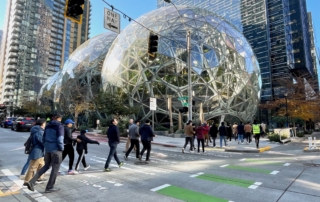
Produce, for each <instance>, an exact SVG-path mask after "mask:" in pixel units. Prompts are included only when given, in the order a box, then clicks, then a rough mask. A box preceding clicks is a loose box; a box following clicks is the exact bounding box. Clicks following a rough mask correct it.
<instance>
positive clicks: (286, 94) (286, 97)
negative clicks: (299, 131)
mask: <svg viewBox="0 0 320 202" xmlns="http://www.w3.org/2000/svg"><path fill="white" fill-rule="evenodd" d="M284 97H285V99H286V117H287V127H288V128H289V121H288V93H285V94H284Z"/></svg>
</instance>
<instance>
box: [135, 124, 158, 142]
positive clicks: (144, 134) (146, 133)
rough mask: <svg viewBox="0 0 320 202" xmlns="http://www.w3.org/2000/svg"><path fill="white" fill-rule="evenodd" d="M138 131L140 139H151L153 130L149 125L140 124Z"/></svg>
mask: <svg viewBox="0 0 320 202" xmlns="http://www.w3.org/2000/svg"><path fill="white" fill-rule="evenodd" d="M139 133H140V135H141V141H153V137H154V132H153V131H152V128H151V126H150V125H147V124H144V125H143V126H141V128H140V130H139Z"/></svg>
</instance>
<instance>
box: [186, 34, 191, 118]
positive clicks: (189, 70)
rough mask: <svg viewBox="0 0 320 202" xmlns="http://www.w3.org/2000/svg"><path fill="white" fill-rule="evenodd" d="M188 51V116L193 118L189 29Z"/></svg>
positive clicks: (189, 37)
mask: <svg viewBox="0 0 320 202" xmlns="http://www.w3.org/2000/svg"><path fill="white" fill-rule="evenodd" d="M187 53H188V59H187V60H188V61H187V65H188V103H189V106H188V118H189V120H192V83H191V31H190V30H188V31H187Z"/></svg>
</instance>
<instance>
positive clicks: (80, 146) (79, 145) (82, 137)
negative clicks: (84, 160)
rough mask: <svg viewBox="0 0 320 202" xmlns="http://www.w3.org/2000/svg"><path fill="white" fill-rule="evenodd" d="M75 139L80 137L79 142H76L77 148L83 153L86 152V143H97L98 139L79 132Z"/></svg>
mask: <svg viewBox="0 0 320 202" xmlns="http://www.w3.org/2000/svg"><path fill="white" fill-rule="evenodd" d="M77 139H80V140H81V142H77V150H84V151H85V153H88V146H87V144H88V143H89V144H99V142H98V141H95V140H91V139H89V138H88V137H87V136H86V135H85V134H80V135H78V136H77Z"/></svg>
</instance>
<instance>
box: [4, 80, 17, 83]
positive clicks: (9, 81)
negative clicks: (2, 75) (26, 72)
mask: <svg viewBox="0 0 320 202" xmlns="http://www.w3.org/2000/svg"><path fill="white" fill-rule="evenodd" d="M16 81H17V80H16V79H6V84H9V83H15V82H16Z"/></svg>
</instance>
